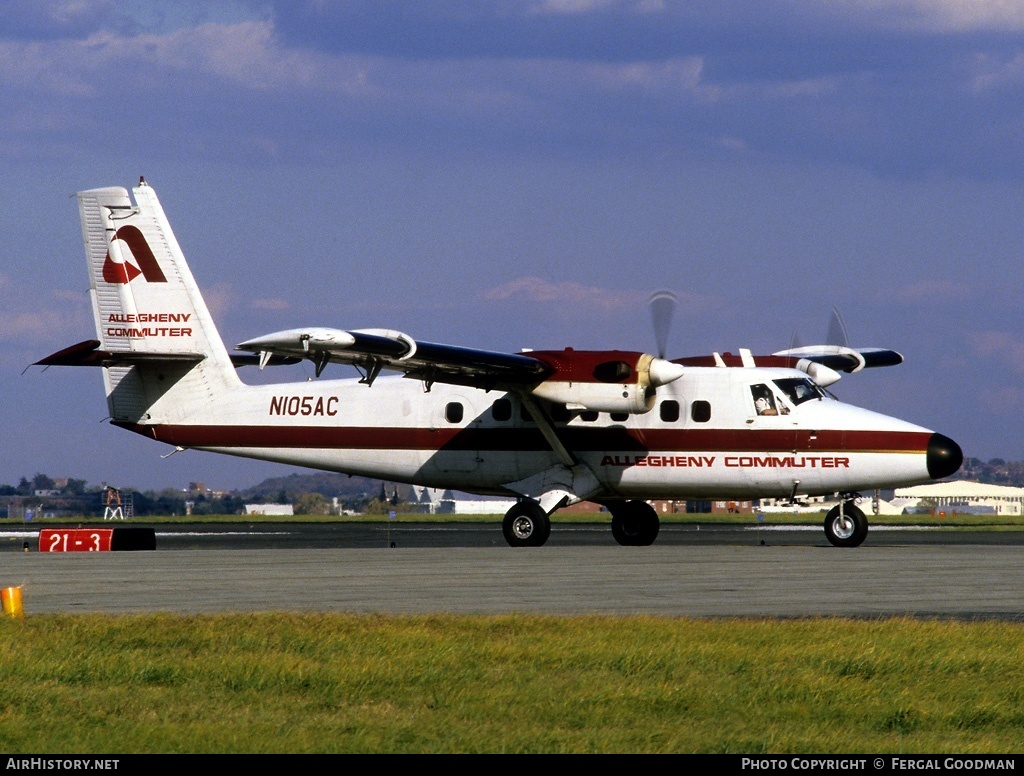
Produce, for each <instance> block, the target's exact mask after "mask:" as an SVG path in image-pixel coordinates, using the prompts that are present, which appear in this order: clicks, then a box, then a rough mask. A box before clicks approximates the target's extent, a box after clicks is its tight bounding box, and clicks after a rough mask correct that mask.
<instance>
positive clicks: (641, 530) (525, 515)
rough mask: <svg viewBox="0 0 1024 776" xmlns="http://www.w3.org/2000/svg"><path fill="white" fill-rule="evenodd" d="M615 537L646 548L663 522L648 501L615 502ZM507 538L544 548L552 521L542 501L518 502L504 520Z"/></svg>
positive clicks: (515, 543) (626, 544)
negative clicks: (540, 502) (539, 502)
mask: <svg viewBox="0 0 1024 776" xmlns="http://www.w3.org/2000/svg"><path fill="white" fill-rule="evenodd" d="M606 506H607V507H608V511H609V512H611V513H612V536H614V537H615V541H617V542H618V543H619V544H621V545H623V546H624V547H646V546H647V545H649V544H654V540H655V539H657V538H658V530H659V529H660V528H661V522H660V521H659V520H658V513H657V512H655V511H654V507H652V506H651V505H650V504H648V503H647V502H646V501H611V502H608V503H607V504H606ZM501 531H502V533H503V534H504V535H505V541H506V542H508V543H509V545H510V546H512V547H540V546H541V545H543V544H544V542H546V541H547V540H548V536H550V535H551V520H550V519H549V518H548V515H547V513H546V512H545V511H544V510H543V508H542V507H541V505H540V504H538V503H537V502H536V501H532V500H526V501H520V502H517V503H516V504H515V505H514V506H513V507H512V508H511V509H510V510H509V511H508V512H506V513H505V519H504V520H502V523H501Z"/></svg>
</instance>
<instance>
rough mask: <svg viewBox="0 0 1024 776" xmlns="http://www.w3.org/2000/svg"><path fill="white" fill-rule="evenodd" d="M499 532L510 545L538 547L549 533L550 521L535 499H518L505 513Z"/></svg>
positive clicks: (546, 538)
mask: <svg viewBox="0 0 1024 776" xmlns="http://www.w3.org/2000/svg"><path fill="white" fill-rule="evenodd" d="M501 532H502V533H503V534H504V535H505V541H506V542H508V544H509V546H510V547H540V546H542V545H543V544H544V542H546V541H547V540H548V537H549V536H550V535H551V521H550V520H549V519H548V515H547V513H546V512H545V511H544V510H543V509H541V506H540V504H538V503H537V502H536V501H520V502H519V503H517V504H515V505H514V506H513V507H512V508H511V509H510V510H509V511H508V512H506V513H505V519H504V520H502V521H501Z"/></svg>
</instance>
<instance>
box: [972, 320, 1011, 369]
mask: <svg viewBox="0 0 1024 776" xmlns="http://www.w3.org/2000/svg"><path fill="white" fill-rule="evenodd" d="M967 343H968V345H970V347H971V349H972V350H973V351H974V353H975V355H977V356H978V357H979V358H992V359H995V360H996V361H999V362H1001V363H1003V364H1004V365H1006V366H1007V367H1009V368H1010V369H1011V370H1013V371H1014V372H1015V373H1016V374H1019V375H1024V342H1022V341H1021V340H1019V339H1017V338H1016V337H1015V336H1014V335H1012V334H1010V333H1008V332H1005V331H979V332H973V333H970V334H968V335H967Z"/></svg>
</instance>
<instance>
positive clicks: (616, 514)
mask: <svg viewBox="0 0 1024 776" xmlns="http://www.w3.org/2000/svg"><path fill="white" fill-rule="evenodd" d="M607 506H608V511H609V512H611V513H612V536H614V537H615V541H617V542H618V543H619V544H621V545H622V546H623V547H646V546H647V545H649V544H654V540H655V539H657V538H658V530H659V529H660V528H661V522H660V521H659V520H658V513H657V512H655V511H654V507H652V506H651V505H650V504H648V503H647V502H646V501H618V502H610V503H609V504H608V505H607Z"/></svg>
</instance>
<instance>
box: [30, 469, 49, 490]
mask: <svg viewBox="0 0 1024 776" xmlns="http://www.w3.org/2000/svg"><path fill="white" fill-rule="evenodd" d="M53 484H54V483H53V480H51V479H50V478H49V477H47V476H46V475H45V474H43V473H42V472H39V473H37V474H36V476H35V477H33V478H32V490H34V491H35V490H52V489H53Z"/></svg>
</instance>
